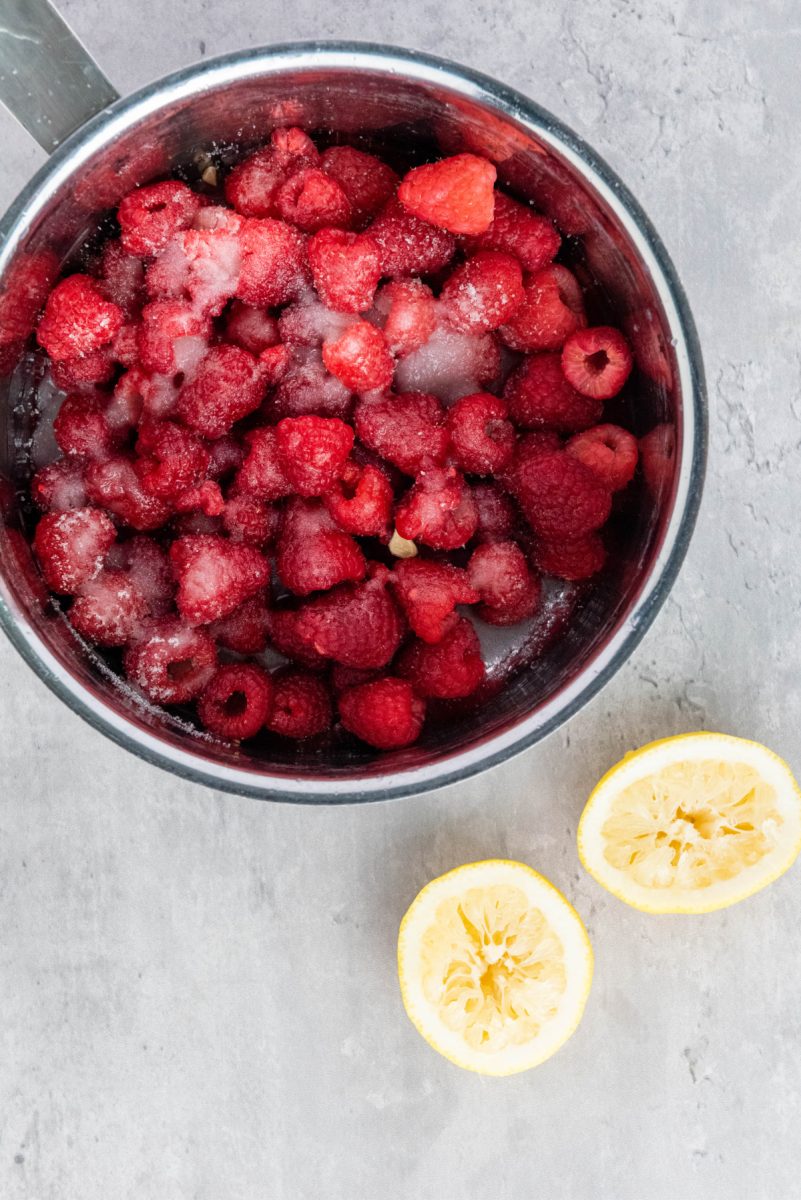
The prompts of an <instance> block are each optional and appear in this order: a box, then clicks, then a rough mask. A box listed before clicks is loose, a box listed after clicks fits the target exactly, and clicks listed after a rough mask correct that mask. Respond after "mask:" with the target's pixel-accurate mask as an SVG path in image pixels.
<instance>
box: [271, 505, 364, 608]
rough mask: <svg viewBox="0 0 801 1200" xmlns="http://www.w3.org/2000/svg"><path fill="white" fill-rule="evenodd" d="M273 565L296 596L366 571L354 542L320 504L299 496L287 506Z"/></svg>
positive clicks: (360, 575)
mask: <svg viewBox="0 0 801 1200" xmlns="http://www.w3.org/2000/svg"><path fill="white" fill-rule="evenodd" d="M275 565H276V570H277V571H278V575H279V577H280V579H281V581H282V583H283V584H284V585H285V587H287V588H289V590H290V591H291V592H294V593H295V594H296V595H298V596H306V595H308V594H309V592H317V591H324V590H326V589H327V588H332V587H334V586H335V585H336V584H338V583H344V582H345V581H346V580H357V579H362V578H363V576H364V574H365V571H366V570H367V564H366V562H365V559H364V555H363V554H362V551H361V549H360V548H359V546H358V544H357V543H356V542H355V541H354V540H353V538H352V537H351V536H350V534H347V533H345V532H343V530H341V529H339V528H338V527H337V525H336V523H335V522H334V520H333V518H332V517H331V516H330V514H329V513H328V512H327V511H326V509H325V508H324V507H323V505H322V504H321V503H320V502H319V501H315V500H300V499H293V500H292V501H291V502H290V503H289V504H288V505H287V508H286V511H285V513H284V520H283V525H282V528H281V533H280V536H279V538H278V546H277V550H276V563H275Z"/></svg>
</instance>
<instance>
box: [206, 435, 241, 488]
mask: <svg viewBox="0 0 801 1200" xmlns="http://www.w3.org/2000/svg"><path fill="white" fill-rule="evenodd" d="M206 449H207V450H208V452H209V471H208V473H209V477H210V478H211V479H225V478H227V477H228V476H229V475H231V474H232V472H234V471H238V470H239V468H240V467H241V466H242V463H243V462H244V461H245V447H244V446H243V444H242V442H240V441H239V439H238V438H235V437H233V436H231V435H230V434H229V435H227V436H223V437H221V438H214V439H213V440H212V441H210V442H209V441H207V442H206Z"/></svg>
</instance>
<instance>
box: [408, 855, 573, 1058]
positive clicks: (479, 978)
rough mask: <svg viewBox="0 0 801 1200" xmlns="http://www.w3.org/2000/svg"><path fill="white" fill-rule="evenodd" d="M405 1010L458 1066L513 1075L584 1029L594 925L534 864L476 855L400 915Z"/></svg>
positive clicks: (431, 886)
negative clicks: (482, 858) (578, 1028)
mask: <svg viewBox="0 0 801 1200" xmlns="http://www.w3.org/2000/svg"><path fill="white" fill-rule="evenodd" d="M398 975H399V978H400V987H401V995H402V997H403V1003H404V1006H405V1008H406V1012H407V1013H408V1014H409V1017H410V1019H411V1021H412V1023H413V1024H414V1025H415V1026H416V1028H417V1030H418V1031H419V1032H420V1033H421V1034H422V1036H423V1037H424V1038H425V1040H426V1041H427V1042H428V1043H429V1045H431V1046H433V1048H434V1049H435V1050H437V1051H439V1053H440V1054H443V1055H444V1056H445V1057H446V1058H448V1059H450V1061H451V1062H453V1063H455V1064H456V1065H457V1066H459V1067H465V1068H466V1069H467V1070H470V1071H478V1072H480V1073H481V1074H483V1075H512V1074H514V1073H515V1072H517V1071H526V1070H528V1068H529V1067H535V1066H537V1065H538V1064H539V1063H541V1062H543V1061H544V1060H545V1059H546V1058H550V1056H551V1055H552V1054H553V1053H555V1051H556V1050H558V1049H559V1047H560V1046H561V1045H563V1044H564V1042H566V1041H567V1039H568V1038H569V1037H570V1035H571V1034H572V1033H573V1031H574V1030H575V1028H576V1026H577V1025H578V1023H579V1021H580V1020H581V1015H582V1013H583V1011H584V1005H585V1004H586V1002H587V996H588V994H589V990H590V983H591V981H592V948H591V946H590V941H589V938H588V937H587V931H586V929H585V928H584V926H583V924H582V922H581V918H580V917H579V916H578V914H577V913H576V911H575V909H574V908H573V907H572V906H571V905H570V904H569V903H568V901H567V900H566V899H565V897H564V896H563V895H562V894H561V892H558V891H557V890H556V888H555V887H554V886H553V885H552V884H550V883H549V882H548V881H547V879H543V877H542V876H541V875H538V874H537V872H536V871H532V869H531V867H527V866H525V865H524V864H523V863H519V862H509V861H506V860H504V859H490V860H488V861H486V862H476V863H468V864H467V865H466V866H463V867H457V868H456V870H454V871H450V872H449V873H448V874H447V875H442V876H440V877H439V878H438V879H434V880H433V881H432V882H431V883H429V884H427V885H426V887H424V888H423V890H422V891H421V892H420V893H419V894H418V895H417V897H416V899H415V900H414V901H413V902H412V904H411V906H410V908H409V910H408V912H407V913H406V915H405V917H404V918H403V921H402V922H401V927H400V934H399V937H398Z"/></svg>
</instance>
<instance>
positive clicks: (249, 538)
mask: <svg viewBox="0 0 801 1200" xmlns="http://www.w3.org/2000/svg"><path fill="white" fill-rule="evenodd" d="M222 519H223V528H224V529H225V532H226V533H227V534H228V536H229V537H230V539H231V541H232V542H247V543H248V545H250V546H258V547H260V548H262V549H263V548H264V547H265V546H266V545H267V544H268V543H269V542H272V541H273V540H274V539H275V537H276V535H277V533H278V527H279V525H280V523H281V522H280V517H279V513H278V509H277V508H275V507H274V506H273V505H271V504H266V503H265V502H264V501H263V500H258V499H257V498H256V497H255V496H246V495H242V496H231V497H230V498H229V499H228V500H226V502H225V509H224V511H223V514H222Z"/></svg>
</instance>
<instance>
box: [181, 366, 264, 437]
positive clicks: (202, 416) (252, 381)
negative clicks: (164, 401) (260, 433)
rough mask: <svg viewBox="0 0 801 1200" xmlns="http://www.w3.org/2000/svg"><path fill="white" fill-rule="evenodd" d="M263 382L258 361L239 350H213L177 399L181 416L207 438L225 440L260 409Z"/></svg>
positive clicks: (262, 396)
mask: <svg viewBox="0 0 801 1200" xmlns="http://www.w3.org/2000/svg"><path fill="white" fill-rule="evenodd" d="M263 399H264V380H263V374H262V368H261V366H260V364H259V361H258V359H256V358H254V357H253V355H252V354H248V352H247V350H240V348H239V347H238V346H225V345H223V346H213V347H212V348H211V350H209V352H208V354H207V355H206V357H205V358H204V359H203V360H202V362H201V363H200V366H199V367H198V370H197V373H196V375H195V377H194V379H192V381H191V382H190V383H187V384H185V385H184V387H183V388H182V389H181V394H180V396H179V397H178V405H177V409H178V414H179V416H180V417H181V418H182V419H183V420H184V421H185V422H186V424H187V425H189V426H190V427H191V428H192V429H195V430H197V432H198V433H200V434H202V435H203V436H204V437H207V438H218V437H222V435H223V434H224V433H227V432H228V430H229V429H230V428H231V426H232V425H233V424H234V423H235V422H236V421H241V419H242V418H243V417H246V416H247V415H248V413H252V412H254V411H255V409H257V408H258V407H259V405H260V404H261V402H262V400H263Z"/></svg>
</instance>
